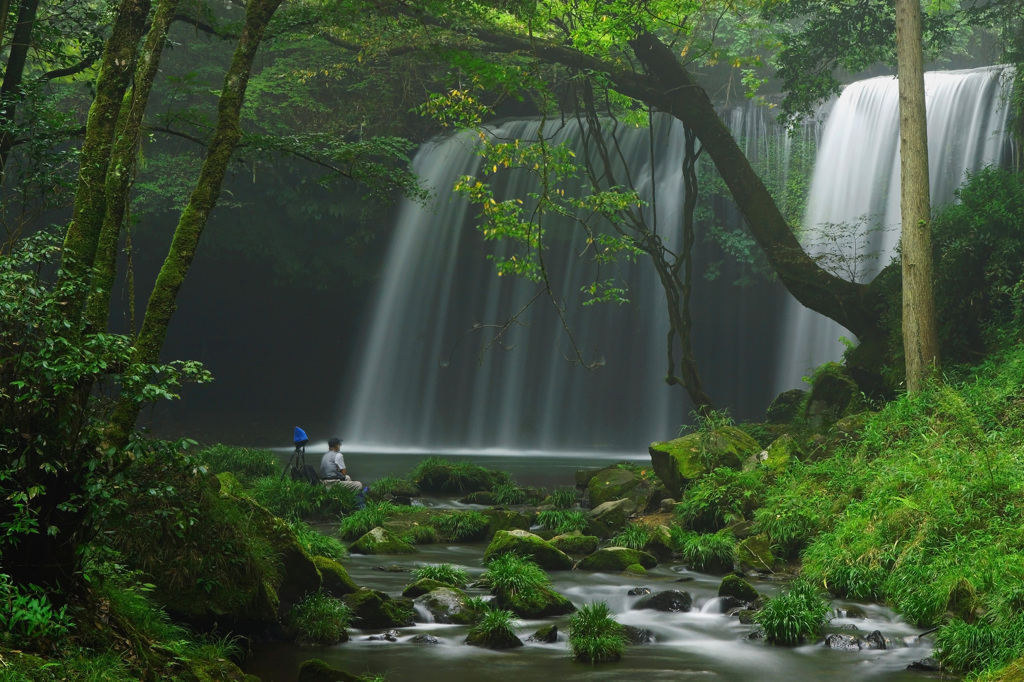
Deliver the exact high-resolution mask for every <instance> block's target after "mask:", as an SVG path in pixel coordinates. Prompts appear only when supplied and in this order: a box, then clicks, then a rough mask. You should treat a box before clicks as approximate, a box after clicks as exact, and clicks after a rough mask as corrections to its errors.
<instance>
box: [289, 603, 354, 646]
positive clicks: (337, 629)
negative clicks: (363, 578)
mask: <svg viewBox="0 0 1024 682" xmlns="http://www.w3.org/2000/svg"><path fill="white" fill-rule="evenodd" d="M285 622H286V625H287V627H288V628H289V630H291V631H292V632H293V633H294V635H295V638H296V640H298V641H302V642H310V643H313V644H324V645H331V644H337V643H338V642H340V641H342V640H344V639H348V626H349V625H350V624H351V622H352V611H351V609H349V607H348V606H346V605H345V604H344V602H342V601H341V600H340V599H335V598H334V597H331V596H329V595H326V594H324V593H323V592H315V593H313V594H310V595H308V596H306V598H305V599H303V600H302V601H300V602H299V603H298V604H296V605H295V606H293V607H292V608H291V610H289V611H288V615H287V617H286V618H285Z"/></svg>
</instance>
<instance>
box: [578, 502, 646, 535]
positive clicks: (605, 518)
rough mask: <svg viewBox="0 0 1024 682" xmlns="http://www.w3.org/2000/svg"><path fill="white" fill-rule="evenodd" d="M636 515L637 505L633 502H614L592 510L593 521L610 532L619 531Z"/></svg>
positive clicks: (591, 517)
mask: <svg viewBox="0 0 1024 682" xmlns="http://www.w3.org/2000/svg"><path fill="white" fill-rule="evenodd" d="M634 513H636V504H635V503H634V502H633V501H632V500H626V499H623V500H613V501H611V502H605V503H603V504H601V505H599V506H597V507H594V508H593V509H591V510H590V514H589V517H590V519H591V520H592V521H596V522H597V523H600V524H602V525H603V526H605V527H606V528H608V529H609V530H612V531H614V530H618V529H620V528H622V527H624V526H625V525H626V521H627V519H629V517H630V516H632V515H633V514H634Z"/></svg>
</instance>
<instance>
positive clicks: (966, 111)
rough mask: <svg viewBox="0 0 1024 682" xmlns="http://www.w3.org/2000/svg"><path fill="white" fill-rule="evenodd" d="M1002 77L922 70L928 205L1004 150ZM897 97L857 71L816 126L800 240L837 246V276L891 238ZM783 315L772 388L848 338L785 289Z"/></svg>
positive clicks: (860, 274)
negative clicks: (818, 137) (819, 128)
mask: <svg viewBox="0 0 1024 682" xmlns="http://www.w3.org/2000/svg"><path fill="white" fill-rule="evenodd" d="M1010 80H1011V78H1010V77H1009V72H1008V71H1007V70H1006V69H1005V68H1002V67H986V68H981V69H971V70H966V71H934V72H929V73H926V74H925V93H926V94H925V96H926V106H927V111H928V155H929V159H928V162H929V172H930V179H931V201H932V207H933V210H934V209H935V208H938V207H940V206H941V205H942V204H946V203H949V202H950V201H952V200H953V198H954V193H955V191H956V189H957V188H958V187H959V186H960V185H962V184H963V182H964V178H965V174H966V173H967V172H968V171H976V170H979V169H980V168H983V167H984V166H987V165H991V164H994V163H1000V162H1002V161H1003V160H1004V158H1005V155H1006V154H1007V151H1008V148H1009V138H1008V135H1007V134H1006V132H1005V129H1006V122H1007V116H1008V107H1006V106H1005V103H1006V98H1007V95H1008V88H1009V84H1010ZM898 107H899V100H898V83H897V81H896V79H895V78H893V77H890V76H884V77H879V78H871V79H869V80H864V81H859V82H857V83H853V84H851V85H849V86H847V87H846V88H845V89H844V90H843V92H842V95H841V96H840V97H839V99H838V100H837V101H836V102H835V103H834V105H832V108H831V111H830V112H829V114H828V119H827V121H826V123H825V127H824V130H823V132H822V137H821V142H820V145H819V147H818V154H817V162H816V164H815V170H814V175H813V178H812V180H811V188H810V194H809V197H808V202H807V211H806V217H805V220H804V226H805V230H806V233H805V235H804V238H803V242H804V244H805V246H806V247H807V248H808V249H809V250H811V251H812V252H814V253H817V254H833V255H839V254H840V253H841V254H842V257H840V258H838V259H832V260H833V264H834V266H835V268H834V269H835V270H837V272H836V274H839V275H840V276H843V277H846V278H847V279H856V280H857V281H860V282H869V281H871V279H873V278H874V277H875V275H877V274H878V272H879V271H880V270H881V269H882V268H883V267H884V266H885V265H887V264H888V263H889V262H890V260H891V258H892V256H893V254H894V253H895V251H896V247H897V245H898V244H899V227H900V164H899V108H898ZM852 227H856V230H854V229H851V228H852ZM783 321H784V326H783V328H782V329H783V332H782V338H783V340H782V343H781V349H782V350H781V352H780V355H779V362H778V374H777V377H776V380H775V389H776V391H783V390H787V389H790V388H799V387H801V384H802V381H801V378H802V377H803V376H805V375H807V374H809V373H810V370H811V369H813V368H814V367H817V366H818V365H820V364H822V363H823V362H827V361H829V360H838V359H840V358H841V357H842V353H843V350H844V344H843V343H842V342H841V341H840V337H842V336H844V335H845V336H846V337H847V338H848V339H849V340H851V341H853V340H854V337H853V335H852V334H850V332H848V331H847V330H845V329H844V328H843V327H841V326H839V325H838V324H836V323H835V322H833V321H832V320H829V319H828V318H826V317H823V316H822V315H819V314H817V313H815V312H813V311H811V310H808V309H807V308H804V307H803V306H802V305H800V303H798V302H797V301H796V300H795V299H790V300H789V301H788V303H787V307H786V313H785V315H784V317H783Z"/></svg>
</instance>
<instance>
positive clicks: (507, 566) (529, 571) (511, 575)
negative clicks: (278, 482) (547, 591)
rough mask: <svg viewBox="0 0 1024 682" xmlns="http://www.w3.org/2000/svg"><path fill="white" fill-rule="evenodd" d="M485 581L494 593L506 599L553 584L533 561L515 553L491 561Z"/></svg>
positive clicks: (485, 574)
mask: <svg viewBox="0 0 1024 682" xmlns="http://www.w3.org/2000/svg"><path fill="white" fill-rule="evenodd" d="M484 579H485V580H486V581H487V583H488V584H489V585H490V586H491V592H492V593H494V594H496V595H501V596H505V597H511V596H512V595H515V594H519V593H525V592H529V591H530V590H536V589H540V588H546V587H548V586H549V585H550V584H551V579H550V578H548V574H547V573H545V572H544V569H543V568H541V567H540V566H538V565H537V564H536V563H535V562H534V561H533V560H532V559H526V558H524V557H521V556H519V555H518V554H516V553H514V552H509V553H507V554H502V555H501V556H498V557H495V558H494V559H491V561H490V562H489V563H488V564H487V571H486V572H485V573H484Z"/></svg>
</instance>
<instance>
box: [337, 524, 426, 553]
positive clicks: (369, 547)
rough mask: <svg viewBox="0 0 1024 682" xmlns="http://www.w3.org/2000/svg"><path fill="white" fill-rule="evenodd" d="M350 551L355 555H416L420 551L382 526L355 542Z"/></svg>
mask: <svg viewBox="0 0 1024 682" xmlns="http://www.w3.org/2000/svg"><path fill="white" fill-rule="evenodd" d="M348 550H349V551H350V552H352V553H353V554H415V553H416V552H418V551H419V550H418V549H416V548H415V547H413V546H412V545H410V544H409V543H408V542H406V541H405V540H402V539H401V538H398V537H397V536H395V534H394V533H392V532H391V531H389V530H386V529H384V528H381V527H380V526H377V527H376V528H374V529H373V530H371V531H370V532H369V533H367V534H366V535H364V536H363V537H361V538H359V539H358V540H356V541H355V542H353V543H352V545H351V546H350V547H349V548H348Z"/></svg>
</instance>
